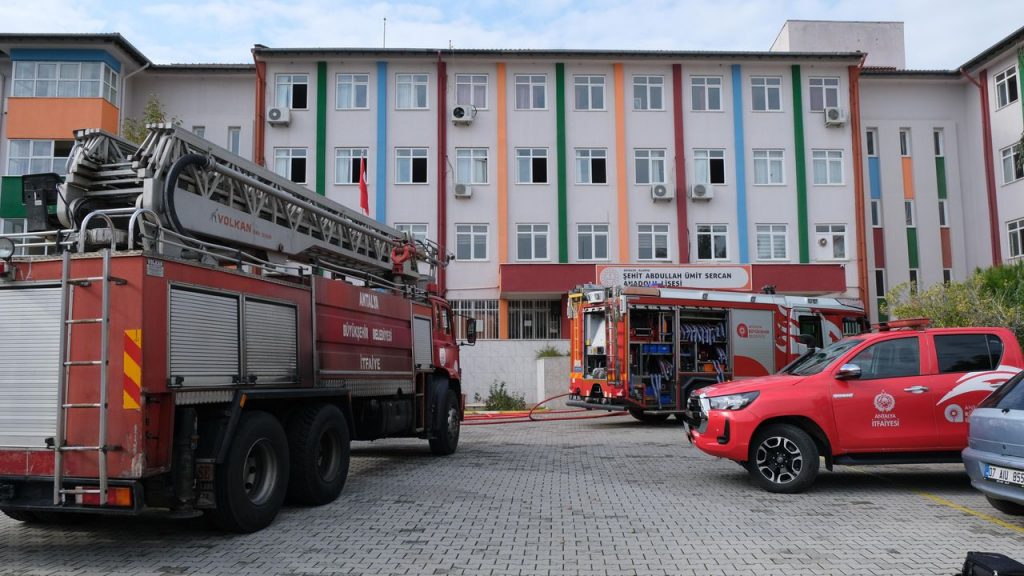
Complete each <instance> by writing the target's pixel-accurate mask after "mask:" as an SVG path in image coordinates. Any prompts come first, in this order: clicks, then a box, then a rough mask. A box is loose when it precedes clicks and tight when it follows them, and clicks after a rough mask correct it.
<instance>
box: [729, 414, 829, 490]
mask: <svg viewBox="0 0 1024 576" xmlns="http://www.w3.org/2000/svg"><path fill="white" fill-rule="evenodd" d="M819 464H820V462H819V455H818V447H817V446H816V445H815V444H814V440H813V439H811V437H810V436H809V435H808V434H807V433H806V432H804V431H803V430H801V429H800V428H798V427H796V426H793V425H792V424H769V425H768V426H765V427H764V429H762V430H759V431H758V432H757V434H755V435H754V440H753V441H752V442H751V443H750V458H749V460H748V461H747V470H748V472H750V475H751V476H753V478H754V481H755V482H757V484H758V486H760V487H761V488H764V489H765V490H767V491H769V492H775V493H778V494H795V493H797V492H803V491H804V490H806V489H807V488H808V487H810V485H811V483H812V482H814V478H815V476H817V475H818V466H819Z"/></svg>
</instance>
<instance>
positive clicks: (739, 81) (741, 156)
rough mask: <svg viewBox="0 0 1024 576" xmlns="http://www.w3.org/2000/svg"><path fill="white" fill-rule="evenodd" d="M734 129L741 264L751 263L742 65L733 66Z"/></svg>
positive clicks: (737, 223)
mask: <svg viewBox="0 0 1024 576" xmlns="http://www.w3.org/2000/svg"><path fill="white" fill-rule="evenodd" d="M732 128H733V133H734V140H735V148H736V227H737V228H739V236H740V264H747V263H748V262H750V247H749V246H748V245H747V244H748V239H747V237H748V230H747V150H746V148H745V147H744V144H743V78H742V77H741V76H740V65H739V64H733V65H732Z"/></svg>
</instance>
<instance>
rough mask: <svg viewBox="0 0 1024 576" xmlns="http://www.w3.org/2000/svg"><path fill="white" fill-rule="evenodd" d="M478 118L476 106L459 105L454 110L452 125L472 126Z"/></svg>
mask: <svg viewBox="0 0 1024 576" xmlns="http://www.w3.org/2000/svg"><path fill="white" fill-rule="evenodd" d="M473 118H476V106H473V105H472V104H459V105H458V106H454V107H453V108H452V124H464V125H468V124H472V123H473Z"/></svg>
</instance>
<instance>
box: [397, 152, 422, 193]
mask: <svg viewBox="0 0 1024 576" xmlns="http://www.w3.org/2000/svg"><path fill="white" fill-rule="evenodd" d="M403 152H405V153H407V154H405V155H403ZM421 152H422V154H421ZM429 159H430V149H429V148H428V147H426V146H401V147H396V148H395V185H396V186H422V185H424V184H430V162H429ZM406 160H407V161H408V163H409V181H408V182H406V181H403V180H402V179H401V177H400V176H401V169H402V166H401V165H402V164H403V163H405V161H406ZM416 160H422V161H423V166H424V168H423V181H422V182H417V181H416Z"/></svg>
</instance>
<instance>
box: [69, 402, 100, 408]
mask: <svg viewBox="0 0 1024 576" xmlns="http://www.w3.org/2000/svg"><path fill="white" fill-rule="evenodd" d="M60 406H61V408H102V407H103V404H100V403H99V402H96V403H93V404H61V405H60Z"/></svg>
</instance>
